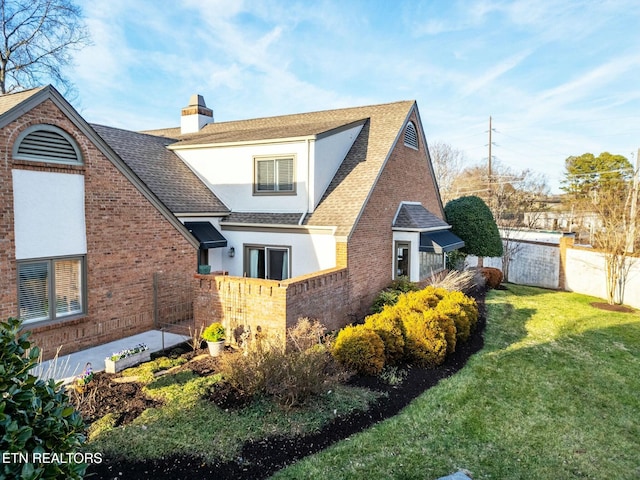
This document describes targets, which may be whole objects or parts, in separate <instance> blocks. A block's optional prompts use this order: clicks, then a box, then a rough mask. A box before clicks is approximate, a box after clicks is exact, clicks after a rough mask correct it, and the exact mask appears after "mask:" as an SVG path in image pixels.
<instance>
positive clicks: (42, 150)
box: [14, 125, 82, 163]
mask: <svg viewBox="0 0 640 480" xmlns="http://www.w3.org/2000/svg"><path fill="white" fill-rule="evenodd" d="M16 146H17V148H15V149H14V158H16V159H18V160H34V161H42V162H59V163H82V156H81V155H80V150H79V149H78V146H77V145H76V143H75V141H73V139H72V138H71V136H70V135H69V134H68V133H66V132H64V131H63V130H61V129H59V128H57V127H53V126H51V125H37V126H35V127H31V128H30V129H28V130H27V131H25V132H24V133H23V134H22V135H21V136H20V138H18V141H17V142H16Z"/></svg>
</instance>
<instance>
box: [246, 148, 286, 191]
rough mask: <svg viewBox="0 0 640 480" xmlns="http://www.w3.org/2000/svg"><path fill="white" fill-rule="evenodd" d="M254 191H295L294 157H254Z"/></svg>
mask: <svg viewBox="0 0 640 480" xmlns="http://www.w3.org/2000/svg"><path fill="white" fill-rule="evenodd" d="M254 193H266V194H278V193H295V175H294V158H293V157H282V158H280V157H278V158H256V159H255V178H254Z"/></svg>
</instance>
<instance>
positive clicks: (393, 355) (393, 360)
mask: <svg viewBox="0 0 640 480" xmlns="http://www.w3.org/2000/svg"><path fill="white" fill-rule="evenodd" d="M364 325H365V327H367V328H368V329H370V330H373V331H374V332H376V333H377V334H378V336H379V337H380V339H381V340H382V343H384V357H385V363H387V364H390V365H397V364H398V363H400V362H401V361H402V360H403V359H404V343H405V340H404V337H405V328H404V323H402V316H401V315H400V310H399V309H398V308H395V307H392V306H385V307H384V309H383V310H382V311H381V312H380V313H375V314H373V315H369V316H368V317H367V318H365V321H364Z"/></svg>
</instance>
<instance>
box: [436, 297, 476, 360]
mask: <svg viewBox="0 0 640 480" xmlns="http://www.w3.org/2000/svg"><path fill="white" fill-rule="evenodd" d="M436 311H437V312H438V313H440V314H441V315H444V316H446V317H447V318H449V319H451V320H452V321H453V324H454V325H455V328H456V332H455V337H456V343H457V341H461V342H466V341H467V340H468V339H469V335H470V334H471V326H470V325H469V319H468V318H467V312H465V311H464V310H463V309H462V306H460V304H458V303H457V302H455V301H452V300H450V299H449V297H445V298H444V299H442V301H441V302H440V303H439V304H438V306H437V307H436ZM448 341H449V338H447V342H448ZM451 351H452V350H451V348H450V346H449V345H447V353H450V352H451Z"/></svg>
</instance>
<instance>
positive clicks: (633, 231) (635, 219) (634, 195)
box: [627, 148, 640, 253]
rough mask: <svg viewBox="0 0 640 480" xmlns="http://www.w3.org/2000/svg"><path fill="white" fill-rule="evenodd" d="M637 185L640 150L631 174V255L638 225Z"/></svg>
mask: <svg viewBox="0 0 640 480" xmlns="http://www.w3.org/2000/svg"><path fill="white" fill-rule="evenodd" d="M638 183H640V148H638V153H637V155H636V170H635V172H633V187H632V188H631V210H630V212H629V224H630V225H629V231H628V233H627V252H629V253H633V250H634V246H635V242H636V225H637V224H638Z"/></svg>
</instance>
